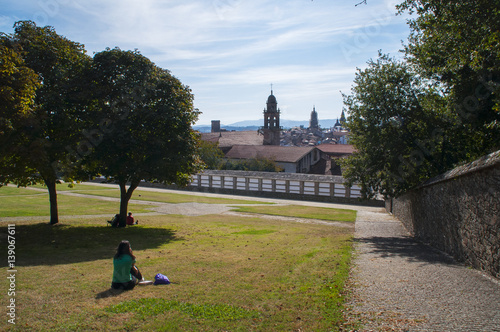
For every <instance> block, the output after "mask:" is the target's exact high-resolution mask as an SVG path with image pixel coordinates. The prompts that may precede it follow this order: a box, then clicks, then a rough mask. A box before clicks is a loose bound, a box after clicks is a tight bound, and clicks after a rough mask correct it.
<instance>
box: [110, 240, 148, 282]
mask: <svg viewBox="0 0 500 332" xmlns="http://www.w3.org/2000/svg"><path fill="white" fill-rule="evenodd" d="M134 264H135V256H134V254H133V253H132V248H131V247H130V242H128V241H126V240H123V241H122V242H120V244H119V245H118V248H117V249H116V254H115V256H114V258H113V281H112V282H111V288H113V289H123V290H131V289H133V288H134V287H135V285H137V284H138V283H139V281H141V280H142V275H141V272H139V269H138V268H137V267H136V266H135V265H134Z"/></svg>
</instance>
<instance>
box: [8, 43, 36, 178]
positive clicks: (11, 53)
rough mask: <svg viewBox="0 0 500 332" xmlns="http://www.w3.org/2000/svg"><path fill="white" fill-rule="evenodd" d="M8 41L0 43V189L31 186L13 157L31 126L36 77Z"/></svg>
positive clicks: (19, 162)
mask: <svg viewBox="0 0 500 332" xmlns="http://www.w3.org/2000/svg"><path fill="white" fill-rule="evenodd" d="M8 41H9V40H8V38H7V37H6V36H2V37H1V39H0V186H2V185H4V184H7V183H9V182H16V183H17V184H19V185H26V184H29V183H30V175H29V173H30V172H28V171H27V170H26V169H25V168H24V165H23V163H22V162H21V160H20V158H19V156H18V155H16V148H17V147H18V146H19V145H22V144H23V143H24V142H23V140H25V139H26V136H25V135H23V132H24V131H25V129H26V128H29V127H30V126H31V121H32V116H33V112H34V110H33V108H34V106H35V93H36V89H37V88H38V87H39V77H38V75H37V74H36V73H35V72H34V71H33V70H31V69H30V68H28V67H27V66H26V64H25V63H24V61H23V59H22V57H21V56H20V55H19V54H18V53H17V52H16V51H15V50H14V49H13V48H12V47H8V46H6V45H8V44H9V43H8Z"/></svg>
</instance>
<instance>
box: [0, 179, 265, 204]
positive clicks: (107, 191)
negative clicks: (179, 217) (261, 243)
mask: <svg viewBox="0 0 500 332" xmlns="http://www.w3.org/2000/svg"><path fill="white" fill-rule="evenodd" d="M35 187H36V188H46V187H44V186H42V185H37V186H35ZM57 190H58V191H70V192H76V193H80V194H86V195H96V196H104V197H114V198H119V197H120V190H119V188H118V187H116V188H109V187H104V186H93V185H88V184H75V185H74V186H73V187H68V184H59V185H57ZM0 191H1V188H0ZM132 199H137V200H143V201H153V202H162V203H174V204H177V203H191V202H196V203H207V204H272V203H265V202H262V201H252V200H243V199H232V198H218V197H205V196H198V195H189V194H177V193H172V192H168V191H166V192H157V191H150V190H141V188H140V187H139V188H137V189H136V190H134V193H133V195H132Z"/></svg>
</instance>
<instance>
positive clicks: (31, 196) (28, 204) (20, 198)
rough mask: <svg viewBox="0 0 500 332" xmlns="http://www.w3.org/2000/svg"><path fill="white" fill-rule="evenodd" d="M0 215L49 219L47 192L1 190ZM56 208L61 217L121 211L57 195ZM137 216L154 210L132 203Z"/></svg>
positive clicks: (98, 201)
mask: <svg viewBox="0 0 500 332" xmlns="http://www.w3.org/2000/svg"><path fill="white" fill-rule="evenodd" d="M0 197H1V199H0V216H1V217H20V216H49V215H50V203H49V194H48V192H47V191H35V190H31V189H26V188H16V187H11V186H7V187H5V186H4V187H1V188H0ZM57 205H58V211H59V215H60V216H65V215H89V214H95V215H98V214H109V215H110V216H112V215H114V214H116V213H117V212H118V211H119V210H120V205H119V203H118V202H110V201H104V200H101V199H96V198H91V197H74V196H66V195H63V194H60V195H58V197H57ZM129 208H130V209H131V210H133V211H134V212H135V213H143V212H151V207H150V206H146V205H140V204H129Z"/></svg>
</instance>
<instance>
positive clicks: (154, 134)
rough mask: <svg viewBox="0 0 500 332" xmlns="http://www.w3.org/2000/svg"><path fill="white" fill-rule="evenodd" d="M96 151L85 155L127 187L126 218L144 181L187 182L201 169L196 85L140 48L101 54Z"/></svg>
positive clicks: (96, 73) (96, 65) (96, 66)
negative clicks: (193, 88) (183, 80)
mask: <svg viewBox="0 0 500 332" xmlns="http://www.w3.org/2000/svg"><path fill="white" fill-rule="evenodd" d="M92 81H93V86H92V90H93V91H94V100H95V103H94V106H93V107H95V113H93V114H94V115H93V117H92V120H93V121H94V126H93V128H94V129H93V130H92V131H89V135H87V137H90V138H91V139H89V141H90V142H92V145H93V153H92V154H90V155H88V156H87V157H86V158H85V160H86V161H87V163H88V164H89V165H91V166H92V167H93V168H94V169H95V170H96V171H97V172H98V173H100V174H102V175H103V176H105V177H106V178H107V179H108V180H109V181H111V182H115V183H118V184H119V186H120V192H121V202H120V217H121V218H122V220H124V219H125V217H126V214H127V207H128V202H129V200H130V198H131V196H132V193H133V191H134V190H135V189H136V188H137V186H138V185H139V184H140V182H141V180H146V181H152V182H160V183H176V184H178V185H184V184H187V182H188V180H189V177H190V175H191V174H193V173H195V172H197V171H198V169H199V167H200V162H199V161H198V156H197V152H198V135H197V133H196V132H195V131H193V130H192V125H193V124H194V123H195V121H196V120H197V118H198V114H199V112H198V110H196V109H194V107H193V95H192V94H191V90H190V89H189V88H188V87H187V86H185V85H183V84H182V83H181V82H180V81H179V80H178V79H177V78H175V77H174V76H172V75H171V74H170V72H169V71H168V70H164V69H162V68H159V67H158V66H156V65H155V64H154V63H152V62H151V61H150V60H149V59H148V58H146V57H145V56H143V55H141V54H140V53H139V52H136V51H122V50H120V49H118V48H115V49H107V50H105V51H103V52H100V53H97V54H95V56H94V60H93V75H92Z"/></svg>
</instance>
